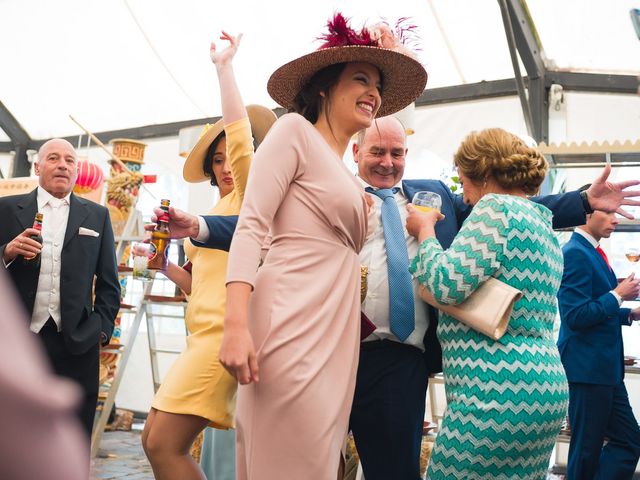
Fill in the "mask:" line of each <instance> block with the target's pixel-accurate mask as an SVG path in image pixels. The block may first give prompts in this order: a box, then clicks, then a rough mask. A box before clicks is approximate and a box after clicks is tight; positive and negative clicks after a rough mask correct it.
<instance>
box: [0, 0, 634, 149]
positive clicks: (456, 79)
mask: <svg viewBox="0 0 640 480" xmlns="http://www.w3.org/2000/svg"><path fill="white" fill-rule="evenodd" d="M527 3H528V6H529V9H530V12H531V14H532V17H533V20H534V22H535V26H536V28H537V31H538V34H539V36H540V38H541V41H542V44H543V47H544V50H545V55H546V58H547V59H548V63H549V65H551V66H553V67H554V68H558V69H567V70H579V71H598V72H601V71H606V72H612V73H638V72H640V41H639V40H638V38H637V37H636V35H635V32H634V30H633V27H632V24H631V21H630V19H629V10H630V9H631V8H632V7H638V6H640V5H639V4H640V0H635V1H632V0H616V1H607V0H563V1H562V2H558V1H553V0H529V1H528V2H527ZM335 10H341V11H342V12H344V13H345V14H346V15H347V16H351V17H352V18H353V21H354V24H355V25H359V24H361V23H363V22H365V21H368V22H370V21H375V20H377V19H378V18H380V17H384V18H386V19H388V20H389V21H390V22H395V20H396V19H397V18H399V17H404V16H409V17H411V22H412V23H414V24H416V25H418V26H419V27H420V36H421V39H422V41H421V43H422V50H421V51H420V52H419V57H420V59H421V61H422V62H423V63H424V64H425V66H426V67H427V70H428V71H429V83H428V85H427V89H428V88H433V87H441V86H447V85H457V84H461V83H471V82H478V81H482V80H494V79H500V78H510V77H513V70H512V67H511V63H510V60H509V52H508V48H507V43H506V40H505V34H504V30H503V26H502V19H501V16H500V9H499V7H498V3H497V2H496V1H495V0H431V1H429V0H394V1H389V0H385V1H381V0H350V1H348V2H345V1H342V2H339V1H338V0H327V1H322V0H314V1H311V2H300V1H293V0H276V1H272V2H265V1H259V0H254V1H252V0H236V1H232V2H222V1H214V0H208V1H205V0H181V1H179V2H176V1H170V0H57V1H50V0H0V45H2V49H1V50H0V62H1V63H0V65H2V70H1V71H0V101H2V102H3V103H4V105H5V106H6V107H7V108H8V109H9V110H10V111H11V112H12V114H13V115H14V117H15V118H16V119H17V120H18V122H20V124H21V125H22V126H23V127H24V128H25V129H26V131H27V133H28V134H29V135H30V136H31V138H35V139H39V138H49V137H52V136H66V135H73V134H77V133H80V132H79V130H78V128H77V127H76V126H75V125H74V124H73V123H72V122H71V121H70V120H69V118H68V115H69V114H72V115H74V116H75V117H76V118H77V119H78V120H79V121H81V122H82V123H84V124H85V125H86V126H87V127H88V128H89V129H91V130H93V131H105V130H115V129H121V128H129V127H137V126H142V125H152V124H160V123H168V122H176V121H181V120H190V119H194V118H202V117H208V116H215V115H219V114H220V100H219V98H218V88H217V83H216V78H215V73H214V69H213V66H212V65H211V62H210V60H209V57H208V48H209V42H210V40H211V39H214V38H217V36H218V34H219V32H220V30H221V29H222V28H224V29H227V30H228V31H229V32H232V33H237V32H243V33H244V39H243V42H242V46H241V51H240V53H239V54H238V56H237V58H236V61H235V67H236V72H237V76H238V79H239V83H240V87H241V90H242V92H243V95H244V98H245V101H246V102H247V103H262V104H265V105H267V106H270V107H275V106H276V105H275V103H274V102H273V101H272V100H271V99H270V98H269V96H268V94H267V92H266V82H267V79H268V77H269V75H270V73H271V72H272V71H273V70H274V69H275V68H276V67H277V66H279V65H281V64H282V63H284V62H286V61H288V60H290V59H292V58H294V57H295V56H297V55H300V54H303V53H306V52H308V51H310V50H311V49H313V48H317V46H318V44H317V42H314V39H315V37H316V36H317V35H318V34H319V33H320V32H321V31H323V26H324V23H325V22H326V20H327V18H328V17H329V16H330V15H331V14H332V12H333V11H335ZM6 140H8V139H7V138H6V136H4V138H3V134H1V133H0V141H6Z"/></svg>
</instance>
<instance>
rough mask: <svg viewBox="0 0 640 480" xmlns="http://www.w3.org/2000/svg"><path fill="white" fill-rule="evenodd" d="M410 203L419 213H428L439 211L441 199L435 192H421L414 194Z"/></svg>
mask: <svg viewBox="0 0 640 480" xmlns="http://www.w3.org/2000/svg"><path fill="white" fill-rule="evenodd" d="M411 203H412V204H413V206H414V207H415V208H417V209H418V210H420V211H421V212H429V211H431V210H437V211H440V208H441V207H442V198H441V197H440V195H438V194H437V193H435V192H427V191H421V192H416V194H415V195H414V196H413V200H412V201H411Z"/></svg>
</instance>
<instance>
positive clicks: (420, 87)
mask: <svg viewBox="0 0 640 480" xmlns="http://www.w3.org/2000/svg"><path fill="white" fill-rule="evenodd" d="M327 27H328V29H329V33H327V34H324V35H322V36H321V37H320V39H321V40H324V41H325V43H324V44H323V45H322V46H321V47H320V48H319V49H318V50H316V51H315V52H312V53H309V54H307V55H303V56H302V57H299V58H296V59H295V60H293V61H291V62H289V63H286V64H284V65H282V66H281V67H280V68H278V69H277V70H276V71H275V72H273V74H272V75H271V77H270V78H269V82H268V84H267V90H268V92H269V95H271V98H273V99H274V100H275V101H276V102H278V103H279V104H280V105H282V106H283V107H285V108H286V109H287V110H291V109H292V108H293V106H294V100H295V98H296V95H298V92H300V90H301V89H302V87H304V86H305V84H306V83H307V82H308V81H309V80H310V79H311V77H312V76H313V75H314V74H315V73H316V72H318V71H319V70H321V69H323V68H325V67H328V66H329V65H334V64H336V63H348V62H367V63H370V64H372V65H374V66H376V67H377V68H378V69H379V70H380V73H381V75H382V93H381V96H382V104H381V105H380V109H379V110H378V113H377V116H378V117H383V116H386V115H391V114H392V113H395V112H397V111H400V110H402V109H403V108H404V107H406V106H407V105H409V104H410V103H411V102H413V101H414V100H415V99H416V98H418V97H419V96H420V95H421V94H422V92H423V91H424V87H425V86H426V84H427V72H426V71H425V69H424V67H423V66H422V64H421V63H420V62H419V61H417V60H416V59H415V58H414V56H413V55H414V54H413V52H411V51H410V50H409V49H408V48H407V47H405V46H404V45H403V43H402V42H403V41H404V40H405V39H406V38H408V37H409V36H410V35H407V34H410V33H412V31H413V30H414V29H415V26H409V27H404V28H403V27H401V26H400V22H399V23H398V24H396V32H398V33H399V34H397V35H396V34H394V33H393V32H392V31H391V28H389V26H388V25H387V24H385V23H379V24H377V25H375V26H373V27H371V28H366V27H364V28H363V29H362V30H361V31H360V32H356V31H354V30H353V29H351V27H349V24H348V19H345V18H344V17H343V16H342V15H341V14H339V13H336V14H335V16H334V17H333V19H331V20H330V21H329V22H328V23H327Z"/></svg>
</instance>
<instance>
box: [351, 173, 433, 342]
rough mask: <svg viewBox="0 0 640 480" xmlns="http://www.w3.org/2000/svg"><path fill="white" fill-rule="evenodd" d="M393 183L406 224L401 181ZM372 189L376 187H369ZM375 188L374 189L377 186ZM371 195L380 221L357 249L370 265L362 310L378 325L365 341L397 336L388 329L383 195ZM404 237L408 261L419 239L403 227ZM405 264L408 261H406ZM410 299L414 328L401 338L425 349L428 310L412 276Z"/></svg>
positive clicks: (364, 262) (404, 198)
mask: <svg viewBox="0 0 640 480" xmlns="http://www.w3.org/2000/svg"><path fill="white" fill-rule="evenodd" d="M358 179H359V180H360V183H361V184H362V186H363V187H365V188H366V187H371V185H369V184H367V183H366V182H365V181H364V180H362V179H361V178H360V177H358ZM395 187H397V188H399V190H398V192H397V193H396V194H395V200H396V204H397V205H398V210H399V211H400V219H401V221H402V225H403V226H404V225H405V224H406V220H407V208H406V207H407V203H409V202H408V201H407V198H406V197H405V195H404V192H403V191H402V182H400V183H398V184H397V185H396V186H395ZM372 188H374V189H375V187H372ZM376 190H377V189H376ZM371 198H373V207H372V208H374V209H375V212H374V214H375V216H376V219H377V222H378V225H379V228H377V229H376V230H375V232H374V233H373V234H372V235H371V236H369V237H368V238H367V240H366V242H365V244H364V246H363V247H362V250H361V251H360V263H361V264H362V265H366V266H367V267H368V268H369V275H368V277H367V285H368V287H367V296H366V298H365V300H364V302H363V303H362V311H363V312H364V314H365V315H366V316H367V317H368V318H369V320H371V321H372V322H373V323H374V324H375V325H376V327H377V329H376V330H375V331H374V332H373V333H372V334H371V335H369V336H368V337H367V338H366V339H365V340H364V341H365V342H366V341H372V340H381V339H388V340H393V341H395V342H400V340H399V339H398V338H397V337H396V336H395V335H394V334H393V333H391V327H390V325H389V276H388V273H387V249H386V246H385V242H384V231H383V229H382V218H381V208H380V207H381V205H382V199H380V198H379V197H377V196H376V195H371ZM404 237H405V240H406V242H407V252H408V254H409V259H408V261H409V262H411V260H413V257H415V256H416V253H417V252H418V247H419V245H418V241H417V240H416V239H415V238H414V237H413V236H411V235H409V232H407V230H406V228H405V230H404ZM407 266H408V264H407ZM413 299H414V306H415V315H416V318H415V330H414V331H413V332H412V333H411V335H409V337H407V339H406V340H405V341H404V342H400V343H405V344H407V345H412V346H414V347H417V348H419V349H420V350H422V351H424V343H423V340H424V334H425V332H426V331H427V327H428V326H429V312H428V310H427V304H426V303H424V302H423V301H422V300H421V299H420V295H419V293H418V282H417V280H416V279H413Z"/></svg>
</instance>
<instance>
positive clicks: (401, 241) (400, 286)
mask: <svg viewBox="0 0 640 480" xmlns="http://www.w3.org/2000/svg"><path fill="white" fill-rule="evenodd" d="M366 190H367V192H370V193H373V194H374V195H376V196H378V197H380V198H381V199H382V228H383V230H384V243H385V246H386V248H387V274H388V277H389V323H390V324H391V332H392V333H393V334H394V335H395V336H396V337H398V339H400V340H401V341H403V342H404V341H405V340H406V339H407V337H408V336H409V335H411V332H413V330H414V328H415V311H414V305H413V284H412V281H411V274H410V273H409V254H408V253H407V242H406V240H405V238H404V227H403V226H402V220H401V219H400V212H399V211H398V205H397V203H396V200H395V197H394V194H395V193H396V192H397V191H398V190H399V189H398V188H394V189H391V188H383V189H380V190H374V189H373V188H371V187H367V189H366Z"/></svg>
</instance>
